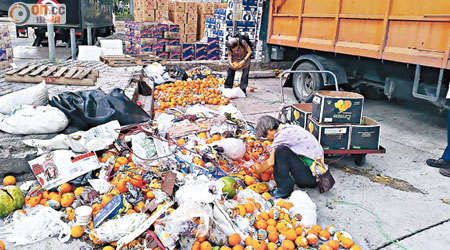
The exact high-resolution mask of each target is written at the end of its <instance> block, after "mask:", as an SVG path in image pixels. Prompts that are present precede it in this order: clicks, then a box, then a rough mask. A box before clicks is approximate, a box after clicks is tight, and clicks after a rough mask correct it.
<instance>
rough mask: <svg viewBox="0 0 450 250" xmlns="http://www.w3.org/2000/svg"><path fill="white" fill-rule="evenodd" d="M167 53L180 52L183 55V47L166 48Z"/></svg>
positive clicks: (170, 46) (171, 46) (168, 46)
mask: <svg viewBox="0 0 450 250" xmlns="http://www.w3.org/2000/svg"><path fill="white" fill-rule="evenodd" d="M166 52H180V53H181V46H180V45H177V46H173V45H167V46H166Z"/></svg>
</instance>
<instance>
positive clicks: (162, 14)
mask: <svg viewBox="0 0 450 250" xmlns="http://www.w3.org/2000/svg"><path fill="white" fill-rule="evenodd" d="M167 20H169V11H168V10H167V11H162V10H156V21H158V22H162V21H167Z"/></svg>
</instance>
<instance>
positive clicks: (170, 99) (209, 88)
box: [153, 75, 230, 112]
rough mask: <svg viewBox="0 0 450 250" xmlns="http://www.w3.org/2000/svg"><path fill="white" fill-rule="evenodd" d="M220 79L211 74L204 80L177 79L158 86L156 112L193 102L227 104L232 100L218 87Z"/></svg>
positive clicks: (154, 96) (155, 95)
mask: <svg viewBox="0 0 450 250" xmlns="http://www.w3.org/2000/svg"><path fill="white" fill-rule="evenodd" d="M218 87H219V80H218V79H217V78H215V77H214V76H212V75H210V76H208V77H207V78H205V79H202V80H199V79H198V80H192V81H176V82H175V83H170V84H163V85H159V86H156V88H155V92H154V93H153V98H154V100H155V103H156V104H157V107H155V108H154V111H155V112H164V110H166V109H168V108H175V107H186V106H187V105H192V104H210V105H227V104H228V103H229V102H230V100H229V99H228V98H225V97H223V96H222V94H221V91H220V90H219V89H218Z"/></svg>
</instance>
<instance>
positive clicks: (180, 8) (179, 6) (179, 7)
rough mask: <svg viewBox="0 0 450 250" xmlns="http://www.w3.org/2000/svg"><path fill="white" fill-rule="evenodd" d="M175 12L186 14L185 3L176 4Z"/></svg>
mask: <svg viewBox="0 0 450 250" xmlns="http://www.w3.org/2000/svg"><path fill="white" fill-rule="evenodd" d="M175 11H176V12H183V13H184V12H185V11H186V4H185V2H179V1H177V2H175Z"/></svg>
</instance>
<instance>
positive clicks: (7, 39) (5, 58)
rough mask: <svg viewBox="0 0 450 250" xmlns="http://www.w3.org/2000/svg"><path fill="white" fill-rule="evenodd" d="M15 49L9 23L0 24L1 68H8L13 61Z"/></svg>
mask: <svg viewBox="0 0 450 250" xmlns="http://www.w3.org/2000/svg"><path fill="white" fill-rule="evenodd" d="M13 57H14V56H13V49H12V43H11V36H10V33H9V29H8V25H6V24H5V25H4V24H2V25H0V70H3V69H7V68H9V67H10V66H11V63H12V62H13Z"/></svg>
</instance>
